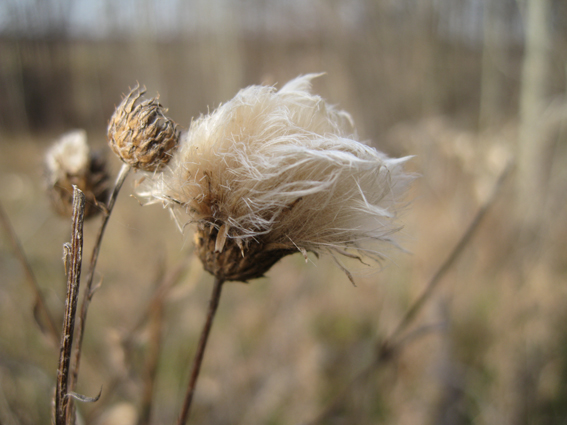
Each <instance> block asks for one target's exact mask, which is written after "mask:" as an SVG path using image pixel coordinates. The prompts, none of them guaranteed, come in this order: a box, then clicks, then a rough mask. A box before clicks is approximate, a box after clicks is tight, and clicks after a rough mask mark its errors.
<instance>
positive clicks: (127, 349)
mask: <svg viewBox="0 0 567 425" xmlns="http://www.w3.org/2000/svg"><path fill="white" fill-rule="evenodd" d="M187 267H188V265H187V260H186V259H184V260H183V261H180V262H179V264H178V265H177V266H176V267H175V268H174V269H173V271H171V272H170V273H168V274H167V275H166V276H165V277H164V276H163V270H161V267H160V270H159V273H158V274H157V276H156V280H155V283H154V286H155V290H154V292H153V294H152V296H151V297H150V300H148V302H147V304H146V305H145V306H144V307H143V308H141V309H140V314H139V316H138V318H137V319H136V320H135V321H134V322H133V324H132V325H131V326H130V327H129V328H128V329H126V330H125V331H124V332H123V337H122V338H121V345H122V347H123V350H124V353H125V359H126V360H125V363H126V365H131V364H133V357H134V353H133V349H132V342H133V340H134V339H135V338H136V337H137V336H138V335H139V334H140V332H141V331H143V330H144V329H145V326H146V323H147V322H148V321H150V322H151V323H150V324H149V325H148V326H150V327H151V330H150V332H151V336H150V345H151V346H150V347H149V348H148V360H147V361H146V362H145V367H146V369H145V370H144V373H145V375H144V384H143V385H144V387H143V388H142V407H141V412H142V413H141V414H140V417H139V420H138V423H139V424H140V423H145V422H144V420H146V419H145V413H144V412H145V411H148V412H149V413H148V416H150V415H151V410H152V406H151V403H153V401H154V400H150V401H149V403H150V404H149V405H148V404H147V403H148V402H147V400H148V395H147V394H148V392H149V388H151V391H153V388H154V385H155V377H156V376H155V374H154V373H153V372H152V371H151V368H152V367H153V361H151V360H150V358H151V357H152V356H154V355H156V356H159V350H157V348H158V347H156V344H158V345H159V344H160V342H159V341H157V340H156V335H157V327H154V326H155V322H153V321H152V318H153V317H154V316H155V311H156V309H161V310H163V308H164V306H163V305H164V303H165V301H166V297H167V295H168V293H169V291H170V290H171V288H172V287H173V286H175V285H176V284H177V283H178V282H179V281H180V280H181V278H182V277H183V275H184V272H185V271H186V270H187ZM161 315H163V311H162V313H161ZM160 320H162V317H160ZM154 331H155V332H156V333H154ZM160 332H161V330H160ZM160 339H161V338H160ZM156 350H157V351H156ZM156 361H157V360H156ZM121 382H122V377H121V376H114V377H113V378H111V379H110V382H109V383H108V384H107V385H105V391H104V394H103V395H102V398H101V400H99V401H100V403H99V405H98V407H97V406H94V407H93V409H92V410H91V411H90V412H89V413H88V415H87V417H86V418H85V420H86V423H91V422H96V418H97V417H98V416H99V415H100V413H101V409H102V407H103V406H104V405H105V401H106V400H109V399H110V398H112V395H113V394H114V393H115V392H116V391H117V390H118V388H119V387H120V385H121Z"/></svg>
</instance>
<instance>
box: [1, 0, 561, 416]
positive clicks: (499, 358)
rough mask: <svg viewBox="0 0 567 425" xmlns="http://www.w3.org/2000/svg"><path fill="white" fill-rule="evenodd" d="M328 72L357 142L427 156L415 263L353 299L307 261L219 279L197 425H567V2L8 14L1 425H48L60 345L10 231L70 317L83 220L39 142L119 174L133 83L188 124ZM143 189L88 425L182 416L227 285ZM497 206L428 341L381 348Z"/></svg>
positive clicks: (411, 214)
mask: <svg viewBox="0 0 567 425" xmlns="http://www.w3.org/2000/svg"><path fill="white" fill-rule="evenodd" d="M310 72H326V75H325V76H323V77H321V78H319V79H317V80H316V81H314V86H315V91H316V92H317V93H319V94H321V95H322V96H323V97H324V98H326V99H327V100H328V101H329V102H330V103H332V104H335V105H338V106H339V107H340V108H342V109H345V110H347V111H349V112H350V113H351V114H352V116H353V118H354V121H355V123H356V124H357V129H358V132H359V136H360V138H361V139H362V140H368V143H370V144H372V145H373V146H375V147H376V148H378V149H380V150H382V151H384V152H386V153H387V154H389V155H391V156H403V155H415V158H414V159H413V160H412V161H411V164H410V165H409V169H410V171H412V172H415V173H417V174H418V175H419V178H418V179H417V180H416V182H415V184H414V185H413V188H412V192H411V194H410V196H409V197H408V200H411V203H410V204H409V205H408V207H407V208H406V210H405V211H404V214H403V215H402V217H401V219H400V221H401V223H403V225H404V227H403V230H402V231H401V232H400V237H399V240H400V244H401V245H402V246H403V247H404V248H405V249H406V250H407V252H406V253H404V252H400V251H396V250H392V251H388V252H387V253H386V256H387V257H388V258H387V260H386V261H385V262H384V264H383V265H382V267H381V269H380V270H379V271H377V272H376V271H375V270H374V271H375V273H369V272H368V270H362V271H360V272H357V273H355V275H354V277H355V280H356V282H357V287H353V286H352V285H351V284H350V282H349V281H348V279H347V278H346V276H344V274H343V273H342V272H341V271H340V270H339V269H338V267H336V266H335V265H334V264H333V262H332V261H329V259H325V258H322V259H315V258H314V257H311V260H312V261H310V262H309V263H308V264H305V262H304V260H303V258H302V256H301V255H294V256H291V257H287V258H285V259H284V260H282V261H281V262H280V263H278V264H277V265H276V266H275V267H274V268H273V269H272V270H271V271H270V272H269V273H268V277H267V278H263V279H260V280H257V281H253V282H251V283H250V284H249V285H242V284H228V285H226V288H225V290H224V292H223V297H222V299H221V304H220V308H219V312H218V316H217V320H216V322H215V325H214V327H213V331H212V334H211V337H210V342H209V346H208V348H207V353H206V356H205V363H204V365H203V369H202V374H201V378H200V381H199V385H198V389H197V394H196V399H195V402H194V412H193V416H192V418H191V421H190V422H191V423H209V424H272V425H278V424H307V423H321V424H396V425H402V424H408V425H413V424H446V425H458V424H510V425H512V424H514V425H515V424H518V425H520V424H564V423H566V422H567V325H566V323H567V309H566V306H567V279H566V278H567V214H566V213H567V208H566V207H567V203H566V202H565V197H566V194H567V167H566V165H567V101H566V98H565V94H566V72H567V2H565V1H564V0H329V1H323V0H319V1H317V0H286V1H284V0H233V1H229V0H186V1H183V0H162V1H158V0H139V1H136V0H120V1H112V0H75V1H71V0H0V202H1V204H2V208H3V210H4V211H5V215H6V217H7V220H3V229H2V232H0V424H2V425H27V424H40V423H49V421H50V411H51V399H52V394H53V388H54V385H55V375H56V367H57V359H58V347H57V346H56V345H54V344H53V343H51V342H50V340H49V339H48V337H47V336H46V335H45V334H44V333H42V331H41V329H40V327H39V326H38V324H37V321H36V320H35V319H34V295H33V292H32V290H31V289H30V287H29V285H27V283H26V275H25V272H24V269H23V267H22V264H21V262H20V261H18V259H17V256H16V255H15V253H14V250H13V248H12V240H11V239H10V238H9V236H8V232H7V231H6V228H7V222H8V221H9V222H11V226H12V227H13V229H14V231H15V233H16V235H17V237H18V239H19V242H20V243H21V245H22V247H23V249H24V251H25V253H26V257H27V260H28V262H29V264H30V266H31V269H32V270H33V272H34V274H35V276H36V278H37V280H38V283H39V286H40V287H41V288H42V291H43V293H44V295H45V298H46V302H47V305H48V308H49V309H50V310H51V312H52V314H53V316H55V317H56V320H57V323H61V320H62V314H63V304H64V297H65V277H64V273H63V265H62V261H61V256H62V244H63V243H64V242H66V241H68V240H69V238H70V228H71V223H70V220H68V219H63V218H61V217H58V216H57V215H56V214H55V213H54V212H53V211H52V210H51V209H50V205H49V202H48V198H47V195H46V194H45V190H44V189H45V183H44V181H43V172H42V170H43V155H44V153H45V150H46V149H47V148H48V147H49V146H50V145H51V144H52V143H53V142H54V141H55V140H56V139H57V138H58V137H59V136H60V135H61V134H62V133H65V132H67V131H69V130H72V129H75V128H84V129H86V130H87V132H88V137H89V142H90V143H91V146H92V147H93V149H97V150H99V151H101V152H104V153H105V154H106V153H108V155H107V157H108V162H109V165H108V167H109V169H110V170H111V172H112V173H113V174H116V172H117V170H118V168H119V166H120V164H119V161H118V159H116V158H115V157H113V156H112V155H111V154H110V152H109V150H108V148H107V147H106V142H105V132H106V125H107V122H108V119H109V118H110V115H111V114H112V112H113V110H114V107H115V106H116V105H117V104H118V103H119V102H120V100H121V98H122V96H123V94H124V93H127V92H128V90H129V87H133V86H134V85H136V83H137V82H139V83H140V84H141V85H144V86H145V87H147V89H148V94H149V95H150V96H155V95H157V94H159V96H160V101H161V103H162V104H163V105H164V106H166V107H168V108H169V115H170V116H171V117H172V118H173V119H174V120H175V121H176V122H178V123H179V124H180V125H181V126H182V127H183V128H185V129H187V128H188V127H189V125H190V122H191V118H192V117H197V116H199V115H200V114H204V113H207V111H209V110H212V109H214V108H215V107H216V106H218V105H219V104H220V103H221V102H224V101H226V100H228V99H230V98H232V97H233V96H234V95H235V94H236V93H237V91H238V90H239V89H240V88H242V87H245V86H247V85H250V84H260V83H263V84H270V85H272V84H274V85H276V86H277V87H281V86H282V85H283V84H284V83H285V82H287V81H288V80H290V79H291V78H293V77H295V76H297V75H299V74H305V73H310ZM509 163H513V168H512V171H511V172H510V173H508V174H507V175H506V176H505V179H504V180H503V181H502V183H501V184H499V183H497V181H498V178H499V176H501V175H502V173H503V170H504V169H505V168H506V165H507V164H509ZM139 178H141V176H139V175H134V176H130V178H129V179H128V181H127V182H126V185H125V188H124V189H123V192H122V194H121V195H122V196H121V197H120V198H119V200H118V203H117V205H116V208H115V210H114V213H113V216H112V217H111V220H110V223H109V226H108V229H107V235H106V238H105V240H104V243H103V246H102V251H101V256H100V260H99V265H98V268H97V275H96V278H95V281H96V282H97V283H98V282H102V284H101V287H100V289H99V290H98V291H97V293H96V294H95V296H94V298H93V302H92V304H91V308H90V310H89V319H88V322H87V330H86V332H87V333H86V336H85V343H84V350H83V362H82V365H81V371H80V377H79V385H78V388H77V391H78V392H79V393H82V394H85V395H87V396H95V395H96V394H97V393H98V392H99V390H100V388H101V387H102V397H101V399H100V400H99V401H98V402H96V403H81V404H80V405H79V413H80V415H81V418H82V419H83V420H84V421H85V423H88V424H98V425H102V424H106V425H111V424H122V425H129V424H136V423H138V424H145V423H152V424H169V423H174V422H175V418H176V417H177V415H178V412H179V409H180V405H181V400H182V396H183V394H184V391H185V385H186V381H187V376H188V373H189V364H190V360H191V359H192V356H193V352H194V350H195V347H196V343H197V339H198V336H199V332H200V328H201V326H202V323H203V320H204V317H205V313H206V308H207V302H208V298H209V292H210V290H211V282H212V278H211V277H210V276H208V275H206V274H204V273H203V272H202V271H201V265H200V264H199V262H198V261H195V259H194V257H193V255H192V237H191V235H190V234H189V233H190V232H186V234H184V235H182V234H180V233H179V231H178V230H177V228H176V226H175V224H174V223H173V222H172V220H170V218H169V216H168V214H167V213H166V211H163V210H162V209H161V208H160V207H159V206H155V205H154V206H147V207H144V208H141V207H140V205H139V203H138V202H137V201H136V199H134V198H132V197H129V196H128V195H129V194H130V193H131V192H132V188H133V185H135V182H136V180H138V179H139ZM495 188H496V192H494V189H495ZM493 193H495V195H496V196H494V197H493V198H491V194H493ZM483 207H486V209H487V213H486V215H485V216H484V219H483V221H482V222H481V223H480V225H479V227H478V228H477V229H476V231H475V233H474V235H473V237H472V238H470V239H469V240H467V242H466V245H465V246H464V249H463V250H462V251H461V252H460V255H459V256H458V258H457V259H456V261H454V262H452V263H451V265H450V268H449V269H448V271H447V273H446V274H444V275H443V279H442V280H441V281H440V282H439V284H438V285H437V286H435V288H434V291H433V292H432V296H431V297H430V298H428V300H427V302H426V303H425V304H424V305H423V306H422V308H420V310H419V312H418V314H417V315H416V316H415V317H414V320H413V321H412V322H411V324H410V326H409V327H408V328H406V329H405V331H406V335H409V337H408V338H407V339H404V344H403V345H402V346H401V348H400V349H399V350H396V351H395V352H393V353H392V355H391V356H389V357H388V358H387V359H385V358H383V357H378V347H379V346H380V344H381V342H383V341H384V340H387V338H388V336H389V335H391V333H392V332H393V331H394V329H396V327H397V326H398V324H399V323H401V321H402V319H403V318H404V317H405V315H406V314H407V312H408V310H409V308H410V306H411V305H412V303H413V302H414V301H415V300H416V299H417V298H418V297H419V295H420V294H421V293H423V291H424V290H425V288H426V287H427V285H428V282H430V279H431V278H432V276H433V275H434V274H435V273H436V271H437V270H438V269H439V268H440V267H441V265H442V264H443V262H444V261H445V259H446V258H447V257H448V256H449V255H450V253H451V252H454V251H453V249H454V247H455V246H456V245H457V243H458V242H459V240H460V239H461V237H462V236H463V235H464V234H465V232H466V230H467V228H468V226H469V225H470V223H471V222H472V221H473V220H474V218H475V216H476V215H477V212H478V211H479V210H480V209H481V208H483ZM99 220H100V218H98V219H94V220H92V221H89V222H87V223H86V224H85V253H86V255H85V257H86V258H90V249H91V248H92V244H93V241H94V238H95V235H96V232H97V229H98V226H99V225H100V221H99ZM175 271H179V276H178V278H176V279H174V282H175V284H174V285H173V286H172V287H171V288H170V289H169V290H168V291H167V293H166V295H165V297H163V298H160V297H156V296H155V295H154V294H155V291H156V287H159V285H160V282H162V281H163V279H164V277H167V276H170V275H171V273H173V272H175ZM152 300H153V301H154V302H153V303H152V302H151V301H152ZM156 300H157V301H156ZM35 313H37V311H36V312H35ZM329 406H332V408H329ZM317 418H319V419H317ZM316 419H317V420H316Z"/></svg>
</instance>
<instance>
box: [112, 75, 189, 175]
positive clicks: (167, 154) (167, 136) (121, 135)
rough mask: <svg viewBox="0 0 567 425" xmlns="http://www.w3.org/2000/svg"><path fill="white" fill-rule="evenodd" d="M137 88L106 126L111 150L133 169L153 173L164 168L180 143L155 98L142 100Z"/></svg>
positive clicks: (176, 133)
mask: <svg viewBox="0 0 567 425" xmlns="http://www.w3.org/2000/svg"><path fill="white" fill-rule="evenodd" d="M144 93H145V90H142V89H140V88H139V87H138V86H136V87H135V88H134V89H133V90H131V91H130V93H128V95H126V96H125V97H124V99H123V100H122V102H121V103H120V105H118V107H117V108H116V110H115V111H114V114H113V115H112V117H111V119H110V122H109V124H108V141H109V144H110V147H111V148H112V150H113V151H114V153H116V155H118V156H119V157H120V159H122V161H124V162H125V163H126V164H129V165H130V166H132V167H133V168H136V169H139V170H143V171H156V170H159V169H160V168H162V167H163V166H164V165H166V164H167V163H168V162H169V160H170V158H171V155H172V154H173V152H174V151H175V149H176V147H177V144H178V141H179V130H178V128H177V125H176V124H175V123H174V122H173V121H172V120H171V119H169V118H168V117H166V116H165V113H166V112H167V109H165V108H164V107H163V106H162V105H161V104H160V103H159V102H158V100H157V99H156V98H154V99H142V96H143V94H144Z"/></svg>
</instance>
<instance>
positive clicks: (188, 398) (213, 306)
mask: <svg viewBox="0 0 567 425" xmlns="http://www.w3.org/2000/svg"><path fill="white" fill-rule="evenodd" d="M223 283H224V280H222V279H219V278H217V277H215V283H214V286H213V293H212V295H211V300H210V302H209V312H208V314H207V320H206V322H205V326H203V330H202V331H201V338H200V339H199V345H198V347H197V352H196V354H195V359H194V360H193V368H192V370H191V376H190V378H189V386H188V387H187V392H186V394H185V400H184V402H183V407H182V409H181V415H179V420H178V421H177V425H185V424H186V423H187V419H188V418H189V412H190V410H191V402H192V401H193V394H194V393H195V387H196V385H197V378H198V377H199V371H200V369H201V363H202V361H203V355H204V354H205V347H206V345H207V339H208V338H209V333H210V331H211V326H212V324H213V319H214V318H215V313H216V311H217V307H218V305H219V300H220V296H221V290H222V285H223Z"/></svg>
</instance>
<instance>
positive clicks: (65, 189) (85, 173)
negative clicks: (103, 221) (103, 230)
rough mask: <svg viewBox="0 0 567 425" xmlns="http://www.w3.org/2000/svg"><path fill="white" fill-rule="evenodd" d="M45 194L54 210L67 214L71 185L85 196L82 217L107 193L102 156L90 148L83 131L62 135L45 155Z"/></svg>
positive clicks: (89, 214)
mask: <svg viewBox="0 0 567 425" xmlns="http://www.w3.org/2000/svg"><path fill="white" fill-rule="evenodd" d="M45 168H46V178H47V185H48V194H49V198H50V199H51V203H52V204H53V207H54V208H55V211H57V213H59V214H61V215H62V216H65V217H71V214H72V213H73V185H76V186H77V187H78V188H79V189H81V190H82V191H83V193H84V194H85V197H86V205H85V219H87V218H91V217H94V216H95V215H96V214H98V213H99V212H100V211H101V208H100V207H99V206H98V204H99V203H102V204H104V202H106V198H107V196H108V189H109V187H108V178H109V176H108V173H107V171H106V162H105V160H104V158H103V157H102V156H101V155H99V154H96V153H93V152H91V151H90V149H89V146H88V144H87V133H86V132H85V130H75V131H72V132H69V133H67V134H64V135H63V136H62V137H61V138H60V139H59V140H58V141H57V142H56V143H55V144H54V145H53V146H52V147H51V148H50V149H49V150H48V151H47V153H46V155H45Z"/></svg>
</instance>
